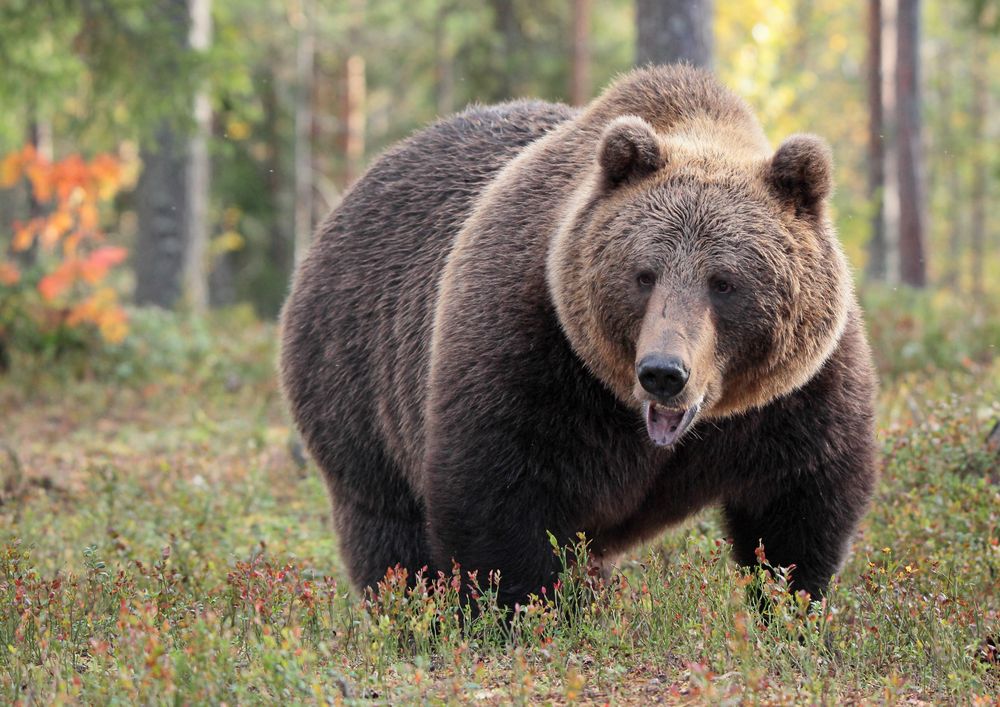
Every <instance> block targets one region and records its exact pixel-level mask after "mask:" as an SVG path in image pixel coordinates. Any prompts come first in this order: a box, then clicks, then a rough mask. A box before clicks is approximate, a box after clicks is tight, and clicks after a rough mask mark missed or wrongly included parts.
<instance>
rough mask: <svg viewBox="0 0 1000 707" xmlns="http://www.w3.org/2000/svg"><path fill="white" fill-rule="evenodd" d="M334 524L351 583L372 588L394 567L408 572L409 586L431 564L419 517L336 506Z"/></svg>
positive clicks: (343, 503) (356, 506) (341, 503)
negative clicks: (397, 566)
mask: <svg viewBox="0 0 1000 707" xmlns="http://www.w3.org/2000/svg"><path fill="white" fill-rule="evenodd" d="M334 522H335V525H336V528H337V535H338V537H339V538H340V547H341V553H342V555H343V559H344V562H345V564H346V565H347V568H348V572H349V573H350V575H351V581H352V582H353V583H354V585H355V586H357V587H371V588H373V589H374V588H375V587H376V585H377V584H378V583H379V581H381V580H382V578H383V577H385V573H386V570H388V569H389V568H390V567H395V566H396V565H397V564H399V565H401V566H402V567H404V568H406V570H407V572H409V578H408V579H409V582H410V583H411V584H412V583H413V580H414V577H415V575H416V573H417V572H419V571H420V570H421V569H422V568H424V567H429V566H430V564H431V557H430V551H429V550H428V548H427V543H426V540H425V535H424V527H423V526H424V521H423V517H422V516H417V517H403V516H395V515H386V514H385V513H374V512H372V511H371V510H369V509H366V508H364V507H362V506H360V505H357V504H352V503H351V502H350V501H348V502H346V503H345V502H338V503H337V507H335V509H334Z"/></svg>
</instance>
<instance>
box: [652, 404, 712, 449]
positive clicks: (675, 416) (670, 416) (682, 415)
mask: <svg viewBox="0 0 1000 707" xmlns="http://www.w3.org/2000/svg"><path fill="white" fill-rule="evenodd" d="M699 407H700V405H697V404H695V405H692V406H691V407H689V408H688V409H686V410H671V409H669V408H666V407H664V406H663V405H657V404H656V403H654V402H647V403H643V417H645V419H646V432H648V433H649V438H650V439H651V440H652V441H653V444H655V445H656V446H657V447H669V446H670V445H672V444H673V443H674V442H676V441H677V440H679V439H680V438H681V435H682V434H684V432H685V431H687V428H688V427H690V426H691V423H692V422H693V421H694V418H695V415H697V414H698V409H699Z"/></svg>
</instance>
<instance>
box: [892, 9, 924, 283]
mask: <svg viewBox="0 0 1000 707" xmlns="http://www.w3.org/2000/svg"><path fill="white" fill-rule="evenodd" d="M896 13H897V14H896V23H897V24H896V26H897V27H898V31H897V37H896V112H897V119H898V132H897V135H898V144H899V153H898V156H897V167H898V171H899V272H900V277H901V278H902V281H903V282H904V283H906V284H907V285H912V286H913V287H924V286H925V285H926V284H927V261H926V255H925V247H926V246H925V237H926V236H925V222H926V216H925V208H926V204H925V203H924V184H923V143H922V136H921V116H920V113H921V106H920V51H919V50H920V43H919V39H920V0H899V4H898V6H897V10H896Z"/></svg>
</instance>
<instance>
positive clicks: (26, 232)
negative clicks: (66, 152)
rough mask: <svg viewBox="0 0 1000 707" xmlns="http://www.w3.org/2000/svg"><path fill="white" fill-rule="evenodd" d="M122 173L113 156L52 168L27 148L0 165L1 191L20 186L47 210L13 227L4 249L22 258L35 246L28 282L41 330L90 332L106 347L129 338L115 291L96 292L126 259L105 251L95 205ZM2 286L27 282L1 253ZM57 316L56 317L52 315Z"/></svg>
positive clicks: (75, 158)
mask: <svg viewBox="0 0 1000 707" xmlns="http://www.w3.org/2000/svg"><path fill="white" fill-rule="evenodd" d="M124 171H125V170H123V167H122V164H121V162H120V161H119V160H118V158H116V157H115V156H113V155H107V154H105V155H98V156H97V157H95V158H94V159H92V160H90V161H89V162H88V161H86V160H84V159H83V158H82V157H80V156H79V155H70V156H69V157H66V158H65V159H63V160H60V161H56V162H52V161H49V160H47V159H45V157H43V156H42V155H40V154H38V151H37V150H36V149H35V148H34V147H33V146H32V145H27V146H25V147H24V148H23V149H21V150H19V151H17V152H14V153H11V154H9V155H7V156H6V157H4V158H3V159H2V160H0V188H10V187H13V186H15V185H17V184H18V183H20V182H21V181H22V180H26V181H27V184H28V186H29V188H30V190H31V194H32V196H33V198H34V200H35V202H36V203H38V204H41V205H45V206H47V207H48V210H47V213H46V214H45V215H44V216H39V217H36V218H33V219H31V220H29V221H27V222H23V223H21V222H15V224H14V232H13V236H12V238H11V240H10V245H9V250H10V251H11V252H13V253H18V252H23V251H26V250H28V249H29V248H31V247H32V246H34V245H36V244H37V246H38V248H39V254H38V260H39V262H40V263H41V264H42V266H43V274H42V276H41V277H40V278H39V279H38V280H37V283H32V286H33V287H34V288H35V289H36V290H37V292H38V294H39V295H40V296H41V303H42V305H43V307H44V308H45V310H46V311H44V312H39V313H38V316H37V317H36V318H37V320H38V323H39V325H41V326H44V325H45V324H46V323H51V322H52V321H56V322H57V324H58V325H62V326H69V327H73V326H80V325H87V324H89V325H93V326H95V327H97V329H98V331H100V333H101V336H102V337H103V338H104V339H105V340H107V341H110V342H117V341H121V340H122V339H123V338H124V337H125V335H126V333H127V332H128V323H127V321H128V320H127V315H126V314H125V311H124V310H123V309H122V307H121V305H120V303H119V302H118V296H117V294H116V292H115V291H114V289H112V288H110V287H107V286H102V284H101V283H102V282H103V281H104V280H105V278H106V277H107V276H108V273H109V272H110V271H111V269H112V268H113V267H114V266H116V265H118V264H120V263H121V262H123V261H124V260H125V258H126V257H127V255H128V253H127V252H126V250H125V249H124V248H119V247H115V246H109V245H104V235H103V233H101V231H100V226H99V222H100V204H101V202H105V201H108V200H110V199H112V198H113V197H114V195H115V194H116V193H117V192H118V190H119V189H121V187H122V182H123V179H124ZM0 286H4V287H14V286H20V287H21V288H22V290H23V288H24V287H26V286H28V283H26V282H25V281H24V278H22V273H21V272H20V270H19V269H18V267H17V266H16V265H15V264H14V263H13V262H10V261H8V260H4V258H3V256H2V253H0ZM53 315H56V316H53Z"/></svg>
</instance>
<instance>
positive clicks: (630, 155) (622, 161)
mask: <svg viewBox="0 0 1000 707" xmlns="http://www.w3.org/2000/svg"><path fill="white" fill-rule="evenodd" d="M597 161H598V163H599V164H600V166H601V174H602V176H603V182H604V185H605V186H606V187H609V188H614V187H617V186H619V185H620V184H624V183H626V182H633V181H635V180H637V179H642V178H643V177H648V176H649V175H650V174H652V173H653V172H655V171H656V170H658V169H660V168H661V167H663V165H664V164H665V163H666V160H665V159H664V157H663V154H662V153H661V152H660V141H659V139H657V137H656V131H654V130H653V126H652V125H650V124H649V123H647V122H646V121H645V120H643V119H642V118H640V117H638V116H635V115H623V116H621V117H620V118H615V119H614V120H612V121H611V123H610V124H609V125H608V127H607V128H606V129H605V130H604V135H602V136H601V144H600V147H599V148H598V150H597Z"/></svg>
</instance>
